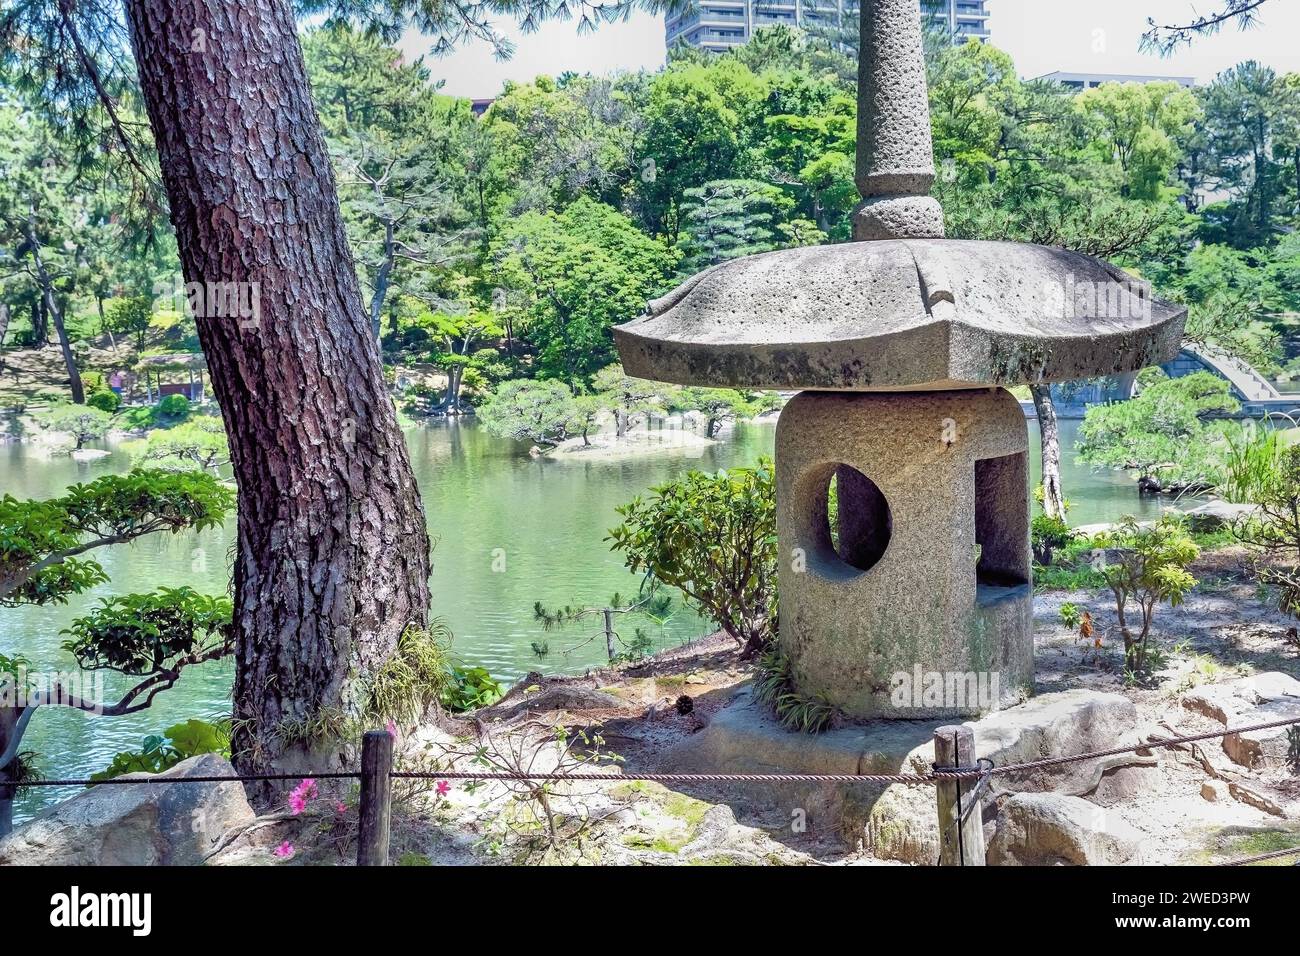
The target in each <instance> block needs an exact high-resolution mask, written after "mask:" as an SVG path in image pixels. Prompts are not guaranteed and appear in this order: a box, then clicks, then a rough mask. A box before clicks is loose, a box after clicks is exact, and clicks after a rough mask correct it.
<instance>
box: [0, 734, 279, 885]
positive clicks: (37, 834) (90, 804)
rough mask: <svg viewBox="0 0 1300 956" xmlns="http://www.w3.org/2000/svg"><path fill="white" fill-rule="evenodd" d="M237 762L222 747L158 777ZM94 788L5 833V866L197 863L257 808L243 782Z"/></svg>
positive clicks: (222, 771)
mask: <svg viewBox="0 0 1300 956" xmlns="http://www.w3.org/2000/svg"><path fill="white" fill-rule="evenodd" d="M234 772H235V770H234V768H233V767H231V766H230V762H229V761H227V760H225V759H224V758H223V757H220V756H218V755H216V754H204V755H202V756H199V757H191V758H190V759H189V760H184V761H182V762H181V763H179V764H177V765H176V766H175V767H173V768H172V769H171V770H168V771H167V772H166V773H163V774H159V775H158V776H159V777H192V776H202V777H208V776H226V775H231V774H234ZM131 779H139V780H140V781H142V782H141V783H139V784H114V785H112V786H103V787H93V788H91V789H89V790H87V791H85V792H84V793H80V794H78V795H77V796H75V797H73V798H72V799H71V800H67V801H65V802H63V803H60V804H58V805H57V806H54V807H51V808H50V809H48V810H46V811H45V812H44V813H42V814H40V815H39V816H37V817H36V818H34V819H32V820H30V821H29V822H27V823H26V824H24V825H23V826H21V827H19V828H18V829H17V830H15V831H14V832H13V833H11V834H10V835H9V836H8V837H6V838H5V839H4V840H0V866H3V865H29V866H43V865H65V866H66V865H71V866H195V865H198V864H200V863H203V862H204V859H205V857H206V856H207V855H208V854H209V853H211V852H212V851H213V850H214V849H216V847H217V846H218V844H219V841H220V840H221V837H222V835H223V834H225V833H226V832H227V831H229V830H231V829H233V828H235V827H242V826H246V825H248V824H250V823H252V822H253V820H254V819H255V818H256V814H255V813H254V812H253V808H252V807H251V806H250V805H249V803H248V798H247V797H246V796H245V794H244V788H243V785H242V784H239V783H186V784H176V783H173V784H166V785H163V786H158V785H150V784H149V783H148V782H147V781H149V780H152V779H156V778H155V777H154V776H153V775H151V774H132V775H131Z"/></svg>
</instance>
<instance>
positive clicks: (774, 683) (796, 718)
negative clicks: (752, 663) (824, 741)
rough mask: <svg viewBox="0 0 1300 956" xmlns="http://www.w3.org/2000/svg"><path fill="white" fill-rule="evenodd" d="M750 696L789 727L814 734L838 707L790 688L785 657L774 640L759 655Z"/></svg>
mask: <svg viewBox="0 0 1300 956" xmlns="http://www.w3.org/2000/svg"><path fill="white" fill-rule="evenodd" d="M754 699H755V700H757V701H758V702H759V703H761V704H766V705H768V706H769V707H771V708H772V709H773V711H774V712H775V713H776V717H777V720H779V721H780V722H781V723H782V724H783V725H784V726H785V727H787V728H789V729H790V730H795V731H798V732H799V733H804V734H818V733H821V732H822V731H823V730H826V729H828V728H829V727H830V726H831V724H832V723H833V722H834V721H835V718H836V716H837V715H838V711H837V710H836V708H835V706H834V705H833V704H831V703H830V702H829V701H827V700H826V699H824V698H822V697H808V696H806V695H802V694H800V693H798V691H796V690H795V688H794V679H793V677H792V676H791V673H790V661H789V658H787V657H786V656H785V654H784V653H783V652H782V651H781V648H780V647H779V646H777V645H776V644H772V645H769V646H768V647H767V648H766V649H765V650H764V651H763V653H762V655H761V656H760V657H759V659H758V662H757V667H756V674H755V677H754Z"/></svg>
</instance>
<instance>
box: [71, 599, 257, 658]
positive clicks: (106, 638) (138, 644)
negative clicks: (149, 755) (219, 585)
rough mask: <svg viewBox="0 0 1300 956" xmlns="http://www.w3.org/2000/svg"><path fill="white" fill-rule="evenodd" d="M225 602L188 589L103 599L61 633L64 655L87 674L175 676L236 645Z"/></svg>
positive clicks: (229, 610)
mask: <svg viewBox="0 0 1300 956" xmlns="http://www.w3.org/2000/svg"><path fill="white" fill-rule="evenodd" d="M231 616H232V608H231V603H230V600H229V599H228V598H226V597H211V596H208V595H205V594H199V593H198V592H196V591H194V590H193V589H191V588H188V587H180V588H159V589H158V590H157V591H153V592H151V593H148V594H128V595H124V596H122V597H112V598H104V599H103V600H102V601H101V602H100V604H99V606H98V607H96V608H94V609H93V610H92V611H91V613H90V614H88V615H87V616H85V617H80V618H77V619H76V620H74V621H73V622H72V625H71V626H70V627H68V628H66V629H65V630H63V631H62V632H61V633H63V634H66V635H68V640H66V641H64V642H63V649H64V650H65V651H67V652H68V653H70V654H72V655H73V656H74V657H75V658H76V659H77V663H78V665H80V666H81V667H83V668H85V669H86V670H98V669H108V670H114V671H119V672H121V673H123V674H130V675H132V676H136V677H139V676H143V675H147V674H153V673H158V672H160V671H170V670H176V669H178V668H179V667H180V666H182V664H183V663H184V662H193V661H194V659H197V658H200V657H203V656H205V655H206V656H211V655H214V654H216V656H220V654H218V653H217V652H219V651H223V650H225V651H228V650H229V649H230V648H231V647H232V646H233V642H234V633H233V630H232V626H231Z"/></svg>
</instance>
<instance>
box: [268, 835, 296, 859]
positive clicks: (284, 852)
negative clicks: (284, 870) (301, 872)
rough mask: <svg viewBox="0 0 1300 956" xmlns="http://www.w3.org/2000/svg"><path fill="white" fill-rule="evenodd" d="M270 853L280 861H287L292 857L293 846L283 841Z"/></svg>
mask: <svg viewBox="0 0 1300 956" xmlns="http://www.w3.org/2000/svg"><path fill="white" fill-rule="evenodd" d="M271 852H272V853H273V854H275V855H276V856H277V857H279V858H280V859H281V860H287V859H289V857H291V856H293V844H292V843H290V842H289V841H288V840H285V841H284V842H283V843H281V844H280V845H279V846H277V847H276V848H275V849H274V850H272V851H271Z"/></svg>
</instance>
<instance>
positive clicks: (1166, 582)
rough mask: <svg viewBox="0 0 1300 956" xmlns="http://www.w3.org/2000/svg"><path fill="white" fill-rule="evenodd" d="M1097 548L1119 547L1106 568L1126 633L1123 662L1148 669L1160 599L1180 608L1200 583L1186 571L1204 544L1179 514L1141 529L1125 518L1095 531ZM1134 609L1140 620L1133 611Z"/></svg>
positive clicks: (1143, 670)
mask: <svg viewBox="0 0 1300 956" xmlns="http://www.w3.org/2000/svg"><path fill="white" fill-rule="evenodd" d="M1094 543H1095V544H1096V545H1097V546H1098V547H1104V548H1112V549H1115V550H1116V551H1117V552H1118V556H1117V559H1116V561H1115V563H1113V564H1109V565H1107V566H1106V567H1105V568H1103V569H1102V572H1101V573H1102V574H1103V575H1104V576H1105V578H1106V584H1107V585H1108V586H1109V587H1110V589H1111V592H1112V593H1113V594H1114V595H1115V611H1116V614H1117V616H1118V618H1119V629H1120V633H1121V634H1122V635H1123V637H1124V664H1125V667H1126V669H1127V670H1128V671H1129V672H1130V673H1131V674H1132V675H1134V676H1141V675H1143V674H1145V673H1146V670H1147V656H1148V655H1147V641H1148V638H1149V637H1150V635H1151V624H1152V621H1153V620H1154V618H1155V612H1156V608H1157V607H1158V606H1159V605H1160V604H1161V603H1167V604H1169V606H1170V607H1177V606H1178V605H1179V604H1181V603H1182V600H1183V596H1184V595H1185V594H1186V593H1187V592H1188V591H1190V590H1191V589H1192V588H1193V587H1195V586H1196V579H1195V578H1194V577H1192V575H1191V573H1190V572H1189V571H1188V570H1187V567H1188V565H1190V564H1191V563H1192V562H1193V561H1195V560H1196V558H1197V556H1198V555H1199V554H1200V548H1198V547H1197V546H1196V542H1194V541H1193V540H1192V539H1191V537H1190V536H1189V535H1188V534H1187V528H1186V527H1185V526H1184V524H1183V522H1182V520H1181V519H1179V518H1177V517H1175V516H1172V515H1165V516H1164V517H1162V518H1161V519H1160V520H1159V521H1158V522H1156V523H1155V524H1154V525H1152V526H1151V527H1147V528H1143V527H1140V526H1139V525H1138V523H1137V522H1136V521H1135V520H1134V519H1133V518H1125V519H1124V520H1123V521H1122V522H1120V524H1119V526H1118V527H1117V528H1116V529H1115V530H1114V531H1109V532H1106V533H1104V534H1100V535H1097V537H1096V538H1095V539H1094ZM1134 609H1136V613H1137V620H1136V621H1134V620H1133V618H1132V616H1131V615H1132V613H1133V611H1134Z"/></svg>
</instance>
